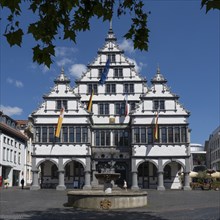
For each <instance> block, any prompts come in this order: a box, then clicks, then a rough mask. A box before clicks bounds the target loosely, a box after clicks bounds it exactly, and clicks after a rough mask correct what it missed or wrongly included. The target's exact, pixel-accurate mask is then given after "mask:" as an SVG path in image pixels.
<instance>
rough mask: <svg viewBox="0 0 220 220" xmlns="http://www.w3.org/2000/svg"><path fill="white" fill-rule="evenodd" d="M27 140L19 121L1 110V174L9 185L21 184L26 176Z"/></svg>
mask: <svg viewBox="0 0 220 220" xmlns="http://www.w3.org/2000/svg"><path fill="white" fill-rule="evenodd" d="M26 141H27V137H26V136H25V135H24V134H23V133H22V132H21V131H20V130H19V128H18V123H17V122H16V121H15V120H13V119H12V118H10V117H9V116H7V115H4V114H3V113H2V112H0V176H1V177H2V179H3V180H6V179H7V180H8V182H9V186H18V185H20V180H21V178H23V177H24V171H25V149H26Z"/></svg>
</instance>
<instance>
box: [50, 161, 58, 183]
mask: <svg viewBox="0 0 220 220" xmlns="http://www.w3.org/2000/svg"><path fill="white" fill-rule="evenodd" d="M51 178H52V179H57V178H58V169H57V166H56V165H55V164H53V165H52V167H51Z"/></svg>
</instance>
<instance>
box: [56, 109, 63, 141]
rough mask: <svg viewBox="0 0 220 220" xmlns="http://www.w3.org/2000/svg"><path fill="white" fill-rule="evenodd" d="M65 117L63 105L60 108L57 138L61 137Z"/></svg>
mask: <svg viewBox="0 0 220 220" xmlns="http://www.w3.org/2000/svg"><path fill="white" fill-rule="evenodd" d="M63 117H64V107H62V108H61V110H60V116H59V118H58V122H57V128H56V133H55V137H57V138H59V137H60V131H61V127H62V123H63Z"/></svg>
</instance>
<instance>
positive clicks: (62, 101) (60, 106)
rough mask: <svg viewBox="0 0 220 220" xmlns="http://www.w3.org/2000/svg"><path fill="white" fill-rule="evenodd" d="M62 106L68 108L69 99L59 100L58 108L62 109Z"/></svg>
mask: <svg viewBox="0 0 220 220" xmlns="http://www.w3.org/2000/svg"><path fill="white" fill-rule="evenodd" d="M62 107H64V109H65V110H67V109H68V106H67V100H62V99H60V100H57V106H56V110H60V109H61V108H62Z"/></svg>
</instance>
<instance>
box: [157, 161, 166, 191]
mask: <svg viewBox="0 0 220 220" xmlns="http://www.w3.org/2000/svg"><path fill="white" fill-rule="evenodd" d="M162 162H163V161H162V159H158V172H157V173H158V176H157V190H165V187H164V180H163V163H162Z"/></svg>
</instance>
